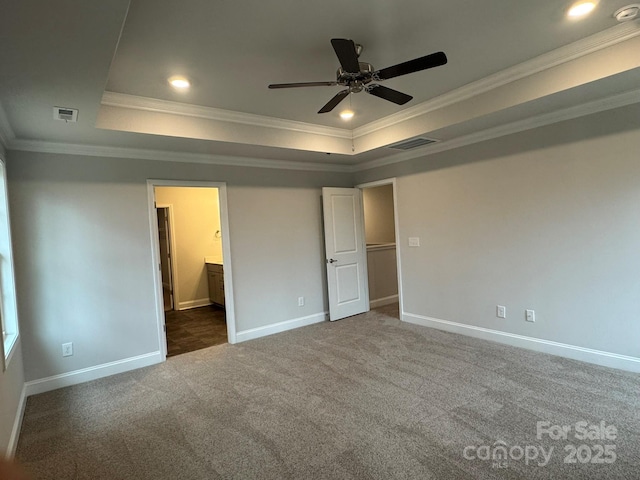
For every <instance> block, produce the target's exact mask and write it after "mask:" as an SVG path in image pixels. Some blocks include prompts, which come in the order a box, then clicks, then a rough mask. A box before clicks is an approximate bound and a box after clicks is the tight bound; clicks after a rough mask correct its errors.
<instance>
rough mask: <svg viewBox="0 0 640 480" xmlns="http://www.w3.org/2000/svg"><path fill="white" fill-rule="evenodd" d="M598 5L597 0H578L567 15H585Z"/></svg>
mask: <svg viewBox="0 0 640 480" xmlns="http://www.w3.org/2000/svg"><path fill="white" fill-rule="evenodd" d="M597 5H598V2H597V1H588V2H585V1H581V2H576V3H574V4H573V5H572V6H571V8H570V9H569V11H568V12H567V15H568V16H569V17H570V18H578V17H584V16H585V15H587V14H589V13H591V12H593V10H594V9H595V8H596V6H597Z"/></svg>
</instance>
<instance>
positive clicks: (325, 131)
mask: <svg viewBox="0 0 640 480" xmlns="http://www.w3.org/2000/svg"><path fill="white" fill-rule="evenodd" d="M101 104H102V105H106V106H109V107H119V108H129V109H134V110H144V111H147V112H156V113H168V114H172V115H183V116H187V117H197V118H205V119H207V120H218V121H222V122H231V123H240V124H243V125H251V126H254V127H264V128H275V129H278V130H287V131H289V132H301V133H311V134H314V135H323V136H326V137H334V138H347V139H349V140H351V130H347V129H344V128H336V127H325V126H323V125H315V124H312V123H305V122H298V121H296V120H286V119H283V118H275V117H267V116H265V115H256V114H253V113H243V112H235V111H232V110H223V109H220V108H214V107H203V106H201V105H191V104H188V103H179V102H171V101H168V100H160V99H157V98H148V97H139V96H136V95H128V94H125V93H117V92H104V94H103V95H102V102H101Z"/></svg>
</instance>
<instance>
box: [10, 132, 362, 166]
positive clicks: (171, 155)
mask: <svg viewBox="0 0 640 480" xmlns="http://www.w3.org/2000/svg"><path fill="white" fill-rule="evenodd" d="M9 148H10V149H11V150H20V151H27V152H38V153H53V154H64V155H83V156H89V157H109V158H131V159H138V160H156V161H162V162H179V163H205V164H211V165H225V166H233V167H255V168H273V169H280V170H303V171H313V172H338V173H351V172H353V166H352V165H339V164H335V163H318V162H296V161H288V160H268V159H260V158H252V157H233V156H226V155H207V154H200V153H188V152H171V151H166V150H148V149H140V148H122V147H109V146H101V145H81V144H73V143H56V142H44V141H38V140H14V141H13V142H11V143H10V144H9Z"/></svg>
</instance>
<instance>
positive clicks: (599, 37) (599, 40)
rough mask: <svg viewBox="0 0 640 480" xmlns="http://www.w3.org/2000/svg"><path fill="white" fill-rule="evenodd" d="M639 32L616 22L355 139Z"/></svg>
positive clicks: (356, 133)
mask: <svg viewBox="0 0 640 480" xmlns="http://www.w3.org/2000/svg"><path fill="white" fill-rule="evenodd" d="M638 35H640V23H638V22H627V23H622V24H619V25H616V26H615V27H612V28H609V29H607V30H603V31H602V32H598V33H596V34H594V35H591V36H589V37H586V38H583V39H581V40H578V41H576V42H573V43H570V44H568V45H565V46H564V47H560V48H558V49H556V50H552V51H551V52H548V53H545V54H542V55H540V56H538V57H535V58H532V59H531V60H527V61H525V62H523V63H520V64H518V65H514V66H513V67H510V68H507V69H505V70H502V71H500V72H497V73H495V74H493V75H490V76H488V77H485V78H483V79H480V80H478V81H476V82H472V83H469V84H467V85H465V86H463V87H460V88H457V89H455V90H452V91H450V92H447V93H445V94H443V95H440V96H438V97H436V98H433V99H431V100H428V101H426V102H423V103H420V104H418V105H415V106H413V107H409V108H406V109H404V110H402V111H400V112H398V113H394V114H392V115H389V116H387V117H384V118H381V119H379V120H375V121H373V122H370V123H368V124H366V125H363V126H361V127H358V128H356V129H354V130H353V138H354V139H355V138H359V137H363V136H365V135H369V134H371V133H374V132H377V131H378V130H382V129H384V128H387V127H391V126H393V125H397V124H399V123H402V122H406V121H407V120H411V119H412V118H415V117H418V116H421V115H424V114H427V113H430V112H433V111H434V110H438V109H440V108H444V107H447V106H449V105H453V104H455V103H458V102H461V101H463V100H467V99H469V98H471V97H474V96H476V95H480V94H482V93H486V92H488V91H490V90H493V89H495V88H498V87H501V86H503V85H506V84H508V83H511V82H514V81H516V80H520V79H522V78H526V77H528V76H531V75H534V74H536V73H539V72H542V71H544V70H547V69H549V68H553V67H556V66H558V65H561V64H563V63H566V62H569V61H571V60H575V59H577V58H580V57H583V56H585V55H588V54H590V53H594V52H597V51H599V50H602V49H604V48H607V47H610V46H613V45H616V44H618V43H621V42H624V41H626V40H630V39H632V38H634V37H637V36H638Z"/></svg>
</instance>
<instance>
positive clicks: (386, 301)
mask: <svg viewBox="0 0 640 480" xmlns="http://www.w3.org/2000/svg"><path fill="white" fill-rule="evenodd" d="M392 303H398V294H397V293H396V294H395V295H389V296H388V297H382V298H376V299H375V300H369V308H378V307H384V306H385V305H391V304H392Z"/></svg>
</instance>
